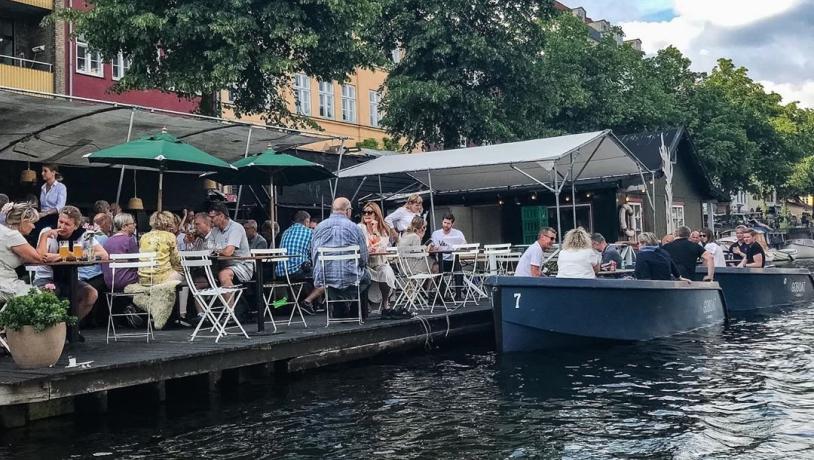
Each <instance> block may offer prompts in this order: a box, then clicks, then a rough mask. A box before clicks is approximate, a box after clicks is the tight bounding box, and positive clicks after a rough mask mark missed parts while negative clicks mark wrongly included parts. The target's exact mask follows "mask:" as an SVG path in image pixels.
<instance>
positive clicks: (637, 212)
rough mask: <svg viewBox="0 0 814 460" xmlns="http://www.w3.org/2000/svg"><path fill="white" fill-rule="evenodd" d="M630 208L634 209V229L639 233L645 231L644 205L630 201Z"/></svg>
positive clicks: (632, 220)
mask: <svg viewBox="0 0 814 460" xmlns="http://www.w3.org/2000/svg"><path fill="white" fill-rule="evenodd" d="M628 205H629V206H630V209H632V210H633V216H632V219H631V222H632V223H633V231H634V232H636V234H637V235H638V234H639V233H641V232H643V231H644V219H643V217H644V207H643V206H642V204H641V203H638V202H630V203H628Z"/></svg>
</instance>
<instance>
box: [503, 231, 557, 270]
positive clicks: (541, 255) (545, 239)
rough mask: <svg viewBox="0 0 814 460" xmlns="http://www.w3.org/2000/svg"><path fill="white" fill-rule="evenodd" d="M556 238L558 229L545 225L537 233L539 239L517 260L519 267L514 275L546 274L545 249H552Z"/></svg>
mask: <svg viewBox="0 0 814 460" xmlns="http://www.w3.org/2000/svg"><path fill="white" fill-rule="evenodd" d="M556 240H557V231H556V230H554V229H553V228H551V227H543V228H542V229H540V233H539V234H538V235H537V241H535V242H534V243H533V244H532V245H531V246H529V247H528V249H526V251H525V252H524V253H523V255H522V256H520V260H519V261H518V262H517V268H515V270H514V276H531V277H539V276H545V275H544V274H543V261H544V260H545V250H546V249H550V248H551V247H552V246H553V245H554V242H555V241H556Z"/></svg>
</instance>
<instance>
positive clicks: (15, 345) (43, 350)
mask: <svg viewBox="0 0 814 460" xmlns="http://www.w3.org/2000/svg"><path fill="white" fill-rule="evenodd" d="M6 341H7V342H8V347H9V349H10V350H11V357H12V358H14V362H15V363H16V364H17V367H20V368H22V369H36V368H38V367H50V366H53V365H54V364H56V362H57V361H58V360H59V357H60V356H61V355H62V348H63V347H64V346H65V323H59V324H57V325H55V326H51V327H49V328H48V329H46V330H44V331H42V332H36V331H35V330H34V328H33V327H31V326H23V328H22V329H20V330H19V331H15V330H13V329H6Z"/></svg>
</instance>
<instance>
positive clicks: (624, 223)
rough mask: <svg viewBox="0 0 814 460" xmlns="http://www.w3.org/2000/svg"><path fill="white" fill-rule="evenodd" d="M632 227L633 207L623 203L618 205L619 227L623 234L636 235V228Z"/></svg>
mask: <svg viewBox="0 0 814 460" xmlns="http://www.w3.org/2000/svg"><path fill="white" fill-rule="evenodd" d="M633 227H634V224H633V208H632V207H631V206H630V205H629V204H627V203H625V204H623V205H622V206H620V207H619V228H620V229H621V230H622V234H624V235H625V236H627V237H633V236H636V229H634V228H633Z"/></svg>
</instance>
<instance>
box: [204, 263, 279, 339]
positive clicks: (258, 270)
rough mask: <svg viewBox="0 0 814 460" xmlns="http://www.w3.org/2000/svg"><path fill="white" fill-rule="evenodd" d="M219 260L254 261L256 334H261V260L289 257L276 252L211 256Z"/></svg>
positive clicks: (262, 330)
mask: <svg viewBox="0 0 814 460" xmlns="http://www.w3.org/2000/svg"><path fill="white" fill-rule="evenodd" d="M213 259H215V260H216V261H219V262H230V261H251V262H253V263H254V280H255V291H254V292H255V296H256V297H257V334H258V335H261V334H263V333H264V331H265V330H266V321H265V319H266V318H265V313H266V304H265V302H264V301H263V294H264V293H263V289H264V286H265V280H264V275H263V263H262V262H263V261H264V260H268V259H274V260H275V261H282V260H283V259H285V260H288V259H290V257H289V256H287V255H282V254H280V255H277V254H258V255H253V256H215V257H213Z"/></svg>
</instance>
